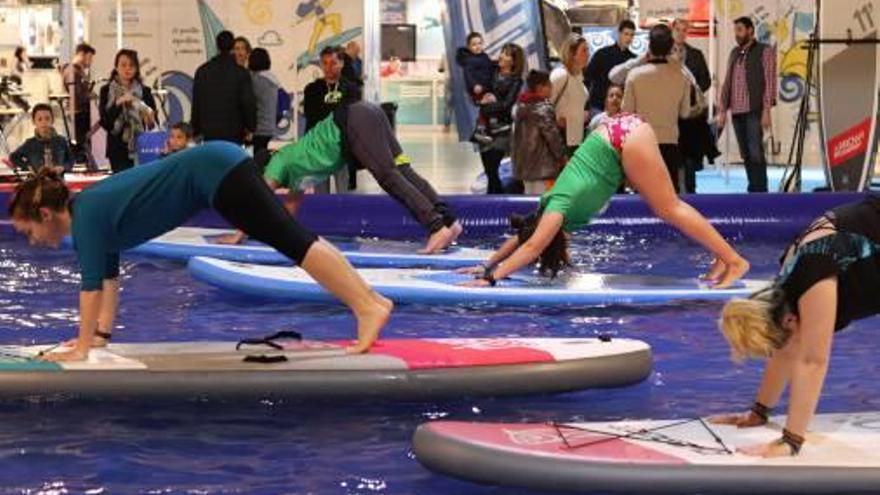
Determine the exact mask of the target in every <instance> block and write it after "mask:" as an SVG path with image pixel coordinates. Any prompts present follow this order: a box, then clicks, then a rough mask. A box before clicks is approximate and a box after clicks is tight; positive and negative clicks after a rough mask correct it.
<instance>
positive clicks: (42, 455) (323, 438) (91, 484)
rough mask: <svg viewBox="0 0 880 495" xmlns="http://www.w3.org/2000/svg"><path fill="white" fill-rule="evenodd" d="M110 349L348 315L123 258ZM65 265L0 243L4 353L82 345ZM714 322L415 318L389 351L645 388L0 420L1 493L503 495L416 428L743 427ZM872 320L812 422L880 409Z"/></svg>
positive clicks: (58, 411) (27, 407)
mask: <svg viewBox="0 0 880 495" xmlns="http://www.w3.org/2000/svg"><path fill="white" fill-rule="evenodd" d="M578 239H579V240H578V250H579V252H580V253H581V259H582V260H584V259H585V260H586V261H585V264H584V266H583V267H582V269H593V270H601V271H608V272H618V273H654V274H658V275H679V276H681V275H692V274H695V273H697V269H696V268H695V266H696V265H700V266H703V267H705V265H706V264H707V263H708V256H707V255H706V254H705V253H703V252H702V251H701V250H700V249H698V248H697V247H696V246H694V245H693V244H691V243H688V242H685V241H681V240H674V239H672V240H670V239H666V240H663V241H656V240H651V239H648V238H614V237H611V238H599V237H597V236H590V235H580V236H579V238H578ZM781 247H782V246H781V245H779V244H778V243H766V244H757V243H753V244H750V245H747V246H740V248H741V249H742V250H743V252H744V253H745V254H746V255H747V256H748V257H749V258H750V260H751V261H752V262H753V266H754V269H753V272H752V273H751V275H750V277H751V278H760V277H761V276H765V277H766V276H770V275H771V274H772V273H773V269H774V264H775V261H776V258H777V254H778V251H779V250H780V249H781ZM123 270H124V281H123V287H124V289H123V293H122V309H121V311H120V316H119V319H118V321H117V329H116V336H117V340H119V341H169V340H208V339H213V340H218V339H223V340H237V339H239V338H242V337H246V336H247V337H252V336H260V335H264V334H269V333H272V332H275V331H277V330H283V329H297V330H300V331H302V332H304V333H305V334H306V335H307V336H311V337H326V338H347V337H350V336H352V335H353V329H354V326H353V322H352V321H351V320H350V319H349V317H348V315H347V313H346V312H345V310H344V309H343V308H342V307H340V306H324V305H307V304H299V305H297V304H284V303H266V302H262V301H256V300H253V299H247V298H243V297H239V296H236V295H233V294H228V293H223V292H221V291H219V290H216V289H213V288H211V287H208V286H206V285H203V284H200V283H197V282H195V281H193V280H192V279H190V277H189V276H188V275H187V272H186V270H185V268H184V267H183V265H179V264H174V263H166V262H157V261H154V260H149V259H146V258H138V257H134V256H131V257H126V258H124V263H123ZM77 278H78V276H77V272H76V265H75V261H74V259H73V255H72V253H64V252H51V251H43V250H38V249H36V248H31V247H29V246H27V244H26V242H24V241H23V240H22V239H19V238H13V237H12V234H11V232H10V231H9V230H8V229H6V230H3V229H0V344H28V343H34V342H53V341H57V340H60V339H64V338H69V337H71V336H72V335H73V334H74V332H75V323H76V303H77V289H78V281H77ZM719 308H720V305H719V304H716V303H701V304H687V305H681V306H675V307H655V308H639V307H607V308H583V309H566V310H554V309H541V308H522V309H514V310H511V309H500V308H491V307H490V308H484V309H481V310H479V311H477V310H474V309H470V310H463V309H461V308H437V307H428V306H407V307H403V308H400V310H399V311H397V312H396V313H395V315H394V317H393V319H392V321H391V323H390V325H389V326H388V328H387V330H386V332H385V335H386V336H393V337H412V336H419V337H427V336H433V337H483V336H529V337H539V336H548V337H551V336H552V337H574V336H591V335H595V334H598V333H610V334H613V335H619V336H625V337H631V338H638V339H642V340H645V341H647V342H649V343H650V344H651V345H652V346H653V348H654V352H655V360H656V364H655V370H654V372H653V373H652V375H651V376H650V377H649V379H648V380H646V381H645V382H644V383H642V384H641V385H638V386H635V387H630V388H625V389H614V390H600V391H588V392H581V393H572V394H565V395H557V396H546V397H519V398H506V399H468V398H462V399H459V400H454V401H449V402H441V403H421V402H420V403H404V404H400V403H390V402H389V403H384V402H368V403H363V402H360V403H352V404H348V403H339V402H333V403H329V402H328V403H322V402H315V401H310V402H297V401H284V402H277V401H275V402H273V401H268V400H264V401H251V402H224V401H204V400H200V399H198V398H193V399H192V400H190V401H186V402H180V401H178V402H147V401H142V402H138V401H127V402H109V401H108V402H103V401H90V402H78V401H68V400H46V399H29V400H14V401H5V402H0V466H2V467H3V469H0V493H45V494H49V493H59V494H60V493H90V494H103V493H157V494H158V493H162V494H177V493H181V494H184V493H186V494H195V493H197V494H225V493H273V494H274V493H291V494H340V495H342V494H346V495H347V494H395V495H397V494H419V495H423V494H466V495H488V494H499V495H500V494H505V495H507V494H513V495H526V494H529V495H537V494H539V493H542V492H536V491H528V490H515V489H509V488H503V487H488V486H481V485H474V484H470V483H465V482H459V481H456V480H452V479H449V478H445V477H443V476H439V475H435V474H433V473H431V472H429V471H427V470H425V469H424V468H422V467H421V465H420V464H419V463H418V462H417V461H416V460H415V459H414V458H413V455H412V452H411V449H410V438H411V435H412V432H413V430H414V428H415V427H416V426H417V425H418V424H420V423H421V422H424V421H428V420H432V419H440V418H443V419H457V420H482V421H550V420H556V421H590V420H595V421H601V420H614V419H620V418H644V417H654V418H661V417H662V418H678V417H693V416H696V415H705V414H710V413H719V412H726V411H740V410H744V409H745V408H746V407H748V406H749V404H751V401H752V400H753V398H754V395H753V394H754V391H755V388H756V386H757V383H758V379H759V377H760V369H761V367H760V365H759V364H758V363H749V364H747V365H745V366H735V365H734V364H732V363H731V362H730V360H729V355H728V349H727V346H726V344H725V342H724V341H723V338H722V337H721V335H720V333H719V332H718V330H717V329H716V327H715V320H716V318H717V314H718V310H719ZM878 326H880V319H870V320H865V321H862V322H859V323H857V324H855V325H853V326H852V327H851V329H850V330H849V331H847V332H846V333H845V334H843V335H841V338H840V339H839V340H838V341H837V342H836V344H835V352H834V358H833V361H832V365H831V371H830V374H829V377H828V381H827V384H826V389H825V394H824V397H823V400H822V403H821V405H820V410H821V411H825V412H846V411H860V410H878V409H880V381H878V380H876V379H875V377H876V376H878V374H880V359H877V355H878V350H880V346H878V343H877V342H878V339H877V330H878V329H877V327H878Z"/></svg>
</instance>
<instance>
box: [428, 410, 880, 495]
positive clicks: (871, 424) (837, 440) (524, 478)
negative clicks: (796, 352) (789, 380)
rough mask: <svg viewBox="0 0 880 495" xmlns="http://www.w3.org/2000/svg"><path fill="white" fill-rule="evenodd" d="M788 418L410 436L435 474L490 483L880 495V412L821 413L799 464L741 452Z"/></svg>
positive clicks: (457, 427)
mask: <svg viewBox="0 0 880 495" xmlns="http://www.w3.org/2000/svg"><path fill="white" fill-rule="evenodd" d="M783 424H784V418H773V421H772V422H771V423H769V424H768V425H766V426H764V427H758V428H745V429H738V428H736V427H735V426H719V425H710V424H708V423H706V422H705V421H704V420H701V419H696V420H668V421H620V422H613V423H573V424H534V423H533V424H528V423H516V424H501V423H494V424H493V423H464V422H453V421H436V422H431V423H426V424H423V425H421V426H420V427H419V428H418V429H417V430H416V432H415V435H414V437H413V446H414V450H415V454H416V458H417V459H418V460H419V462H421V463H422V464H423V465H425V466H426V467H428V468H429V469H431V470H433V471H436V472H438V473H442V474H446V475H450V476H454V477H456V478H462V479H465V480H470V481H475V482H478V483H489V484H493V485H504V486H515V487H525V488H532V489H537V490H558V491H570V492H584V491H590V492H592V491H603V492H605V491H613V492H618V493H621V492H623V493H670V494H681V493H702V494H715V493H748V494H751V495H756V494H782V493H798V494H819V493H821V494H853V493H877V490H878V487H880V452H878V450H877V445H880V411H874V412H863V413H851V414H820V415H818V416H816V417H815V418H814V419H813V421H812V423H811V429H810V432H809V433H808V434H807V442H806V443H805V444H804V447H803V450H802V451H801V454H800V455H799V456H797V457H781V458H774V459H763V458H757V457H749V456H746V455H743V454H739V453H736V448H737V447H743V446H748V445H754V444H758V443H764V442H769V441H772V440H775V439H777V438H779V436H780V431H781V429H782V425H783Z"/></svg>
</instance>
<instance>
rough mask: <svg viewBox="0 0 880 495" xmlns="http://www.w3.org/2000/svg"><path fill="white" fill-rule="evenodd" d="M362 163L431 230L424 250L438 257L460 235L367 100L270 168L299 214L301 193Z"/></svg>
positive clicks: (328, 121)
mask: <svg viewBox="0 0 880 495" xmlns="http://www.w3.org/2000/svg"><path fill="white" fill-rule="evenodd" d="M352 159H354V160H356V161H357V162H359V163H360V164H362V165H363V166H364V167H365V168H366V169H367V170H369V172H370V173H371V174H372V175H373V177H374V178H375V179H376V182H378V183H379V186H381V187H382V189H384V190H385V191H386V192H387V193H388V194H389V195H390V196H391V197H393V198H394V199H395V200H397V201H398V202H399V203H400V204H402V205H403V206H404V208H406V209H407V210H408V211H409V212H410V214H412V216H413V217H415V219H416V220H417V221H418V222H419V223H420V224H421V225H422V226H423V227H425V229H426V230H427V231H428V232H429V237H428V242H427V244H426V245H425V248H424V249H422V250H421V251H420V252H423V253H432V254H433V253H439V252H441V251H443V250H444V249H446V248H447V247H449V245H451V244H452V243H453V242H455V240H456V239H457V238H458V236H459V235H460V234H461V232H462V227H461V224H460V223H459V222H458V220H457V219H456V218H455V216H454V214H453V213H452V210H450V208H449V206H448V205H446V203H444V202H443V201H442V200H441V199H440V197H439V196H438V195H437V192H436V191H435V190H434V188H433V187H431V184H429V183H428V182H427V181H426V180H425V179H423V178H422V177H421V176H420V175H419V174H417V173H416V171H415V170H413V169H412V167H411V166H410V159H409V157H407V156H406V155H405V154H404V153H403V150H402V149H401V147H400V143H399V142H398V141H397V137H396V136H395V135H394V130H393V129H392V128H391V124H390V123H389V122H388V117H387V116H386V115H385V112H384V111H382V109H381V108H380V107H379V106H377V105H374V104H372V103H368V102H363V101H359V102H354V103H350V104H347V105H344V106H342V107H339V108H338V109H337V110H336V111H335V112H334V114H333V115H330V116H329V117H327V118H325V119H324V120H322V121H321V122H319V123H318V124H317V125H316V126H315V127H313V128H312V129H311V130H310V131H309V132H307V133H306V134H305V135H304V136H303V137H302V138H300V139H299V141H297V142H295V143H291V144H288V145H287V146H285V147H283V148H281V149H280V150H279V151H278V152H277V153H275V155H274V156H273V157H272V160H271V161H270V162H269V164H268V165H267V166H266V171H265V173H264V178H265V179H266V182H267V183H268V184H269V186H270V187H271V188H272V189H280V188H286V189H288V191H289V192H288V196H287V199H286V200H285V202H284V203H285V207H286V208H287V209H288V211H290V212H291V213H295V212H296V210H297V208H298V207H299V205H300V203H301V202H302V200H303V198H304V194H303V191H304V190H306V189H308V188H309V187H310V186H312V185H315V184H318V183H320V182H322V181H323V180H325V179H326V178H328V177H330V176H331V175H333V174H334V173H335V172H336V171H337V170H339V169H340V168H341V167H343V166H345V165H346V162H347V160H352ZM244 239H245V234H244V233H242V232H237V233H235V234H229V235H227V236H221V237H220V238H218V239H217V242H220V243H223V244H237V243H240V242H242V241H243V240H244Z"/></svg>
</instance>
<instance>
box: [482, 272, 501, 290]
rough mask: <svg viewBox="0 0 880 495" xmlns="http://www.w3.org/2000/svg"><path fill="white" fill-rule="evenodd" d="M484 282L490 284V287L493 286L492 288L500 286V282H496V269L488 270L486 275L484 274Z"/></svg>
mask: <svg viewBox="0 0 880 495" xmlns="http://www.w3.org/2000/svg"><path fill="white" fill-rule="evenodd" d="M483 280H485V281H486V282H489V286H491V287H495V286H496V285H498V281H497V280H495V270H494V269H490V270H486V273H484V274H483Z"/></svg>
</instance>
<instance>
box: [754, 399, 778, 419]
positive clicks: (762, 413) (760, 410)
mask: <svg viewBox="0 0 880 495" xmlns="http://www.w3.org/2000/svg"><path fill="white" fill-rule="evenodd" d="M751 411H752V414H754V415H755V416H757V417H759V418H761V421H763V423H762V424H766V423H767V422H768V421H770V413H771V412H773V409H772V408H769V407H767V406H765V405H764V404H761V403H760V402H759V401H755V403H754V404H752V408H751Z"/></svg>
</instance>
